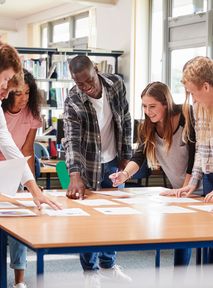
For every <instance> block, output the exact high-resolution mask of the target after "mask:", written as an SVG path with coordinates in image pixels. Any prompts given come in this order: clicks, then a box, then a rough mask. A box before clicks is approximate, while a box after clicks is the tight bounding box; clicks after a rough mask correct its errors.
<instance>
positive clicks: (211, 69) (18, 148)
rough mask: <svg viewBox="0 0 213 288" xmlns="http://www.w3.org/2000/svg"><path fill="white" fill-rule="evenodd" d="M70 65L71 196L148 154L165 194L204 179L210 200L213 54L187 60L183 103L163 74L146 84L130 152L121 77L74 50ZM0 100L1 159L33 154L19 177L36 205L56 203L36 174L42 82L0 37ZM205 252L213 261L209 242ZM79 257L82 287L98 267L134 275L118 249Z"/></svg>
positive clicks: (67, 142)
mask: <svg viewBox="0 0 213 288" xmlns="http://www.w3.org/2000/svg"><path fill="white" fill-rule="evenodd" d="M69 68H70V73H71V76H72V79H73V80H74V82H75V85H74V86H73V87H72V88H71V90H70V92H69V95H68V96H67V98H66V100H65V106H64V115H63V117H64V118H63V119H64V139H63V143H62V144H63V147H64V150H65V159H66V165H67V170H68V173H69V175H70V184H69V187H68V189H67V197H68V198H71V199H82V200H83V199H84V197H85V195H86V189H93V190H98V189H101V188H110V187H124V183H125V182H126V181H127V180H128V179H129V178H131V177H132V176H133V175H134V174H135V173H136V172H137V171H138V170H139V169H140V167H141V166H142V164H143V162H144V161H145V160H146V161H147V165H148V167H149V168H151V169H156V168H158V167H159V166H160V167H161V168H162V169H163V171H164V172H165V174H166V176H167V178H168V179H169V181H170V183H171V186H172V188H173V189H171V190H166V191H165V192H162V194H163V195H167V196H168V195H171V196H177V197H188V196H190V194H191V193H193V192H194V191H195V190H196V189H197V188H198V187H199V185H200V181H201V180H202V183H203V195H204V196H205V198H204V201H205V202H213V121H212V116H213V60H212V59H210V58H208V57H203V56H198V57H195V58H193V59H191V60H189V61H188V62H187V63H186V64H185V65H184V67H183V73H182V79H181V81H182V83H183V85H184V87H185V92H186V100H185V103H184V104H183V105H177V104H175V103H174V101H173V98H172V95H171V92H170V89H169V87H168V86H167V85H166V84H164V83H162V82H158V81H156V82H152V83H149V84H148V85H147V86H146V87H145V89H144V90H143V91H142V93H141V103H142V111H143V115H144V117H143V120H142V121H141V124H140V125H139V128H138V142H139V145H138V148H137V149H136V151H135V152H134V154H133V155H132V145H131V141H132V140H131V117H130V113H129V106H128V102H127V98H126V88H125V85H124V81H123V79H122V78H121V77H120V76H118V75H115V74H103V73H100V72H99V71H97V69H96V67H94V65H93V63H92V62H91V60H90V59H89V58H88V57H87V56H76V57H74V58H73V59H71V61H70V63H69ZM0 100H1V101H2V105H1V108H0V151H1V154H0V160H4V159H5V158H6V159H11V158H21V157H23V155H24V156H29V155H31V156H32V157H31V158H30V159H29V160H28V164H29V166H28V165H26V168H25V171H24V174H23V177H22V181H21V182H22V185H23V186H25V187H26V188H27V189H28V191H29V192H31V193H32V195H33V200H34V202H35V203H36V205H37V206H38V208H40V207H41V204H42V203H47V204H48V205H50V206H51V207H52V208H53V209H61V206H60V204H59V203H57V202H55V201H53V200H51V199H50V198H48V197H46V196H45V195H44V194H42V192H41V190H40V188H39V186H38V185H37V184H36V182H35V180H34V176H33V173H34V152H33V144H34V141H35V136H36V131H37V128H39V127H41V117H40V105H41V98H40V94H39V90H38V88H37V85H36V83H35V79H34V78H33V76H32V74H31V73H29V71H27V70H25V69H23V68H22V65H21V62H20V58H19V55H18V53H17V51H16V50H15V49H14V48H13V47H11V46H10V45H8V44H5V43H0ZM190 103H191V105H190ZM174 163H175V164H174ZM29 167H30V168H29ZM9 245H10V253H11V267H12V268H13V269H15V284H14V287H15V288H26V284H25V283H24V270H25V269H26V247H25V246H24V245H22V244H20V243H19V242H18V241H16V240H14V239H12V238H9ZM190 256H191V249H176V250H175V254H174V264H175V265H188V263H189V261H190ZM98 260H99V262H98ZM208 260H209V263H211V262H212V261H213V252H212V249H211V248H209V251H208ZM80 262H81V265H82V268H83V270H84V271H85V277H86V278H85V279H87V281H86V282H85V283H86V287H93V288H94V287H100V283H99V282H98V278H97V276H98V275H99V274H100V273H107V274H108V276H109V277H111V276H115V277H120V278H121V279H123V280H125V281H131V278H130V277H129V276H128V275H126V274H124V273H123V272H122V271H121V269H120V267H119V266H118V265H116V252H115V251H110V252H109V251H107V252H101V253H81V254H80ZM86 272H90V273H86ZM91 272H94V273H91ZM91 275H92V276H94V275H95V277H93V278H92V277H91ZM88 276H89V277H88ZM91 279H93V280H94V279H95V281H96V282H94V281H92V280H91ZM94 283H95V284H94Z"/></svg>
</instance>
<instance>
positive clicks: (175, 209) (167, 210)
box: [151, 206, 196, 214]
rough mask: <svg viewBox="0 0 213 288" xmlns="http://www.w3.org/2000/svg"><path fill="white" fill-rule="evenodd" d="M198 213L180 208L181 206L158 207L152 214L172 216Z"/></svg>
mask: <svg viewBox="0 0 213 288" xmlns="http://www.w3.org/2000/svg"><path fill="white" fill-rule="evenodd" d="M194 212H196V211H193V210H190V209H186V208H183V207H179V206H158V207H155V209H154V210H152V211H151V213H169V214H170V213H171V214H175V213H194Z"/></svg>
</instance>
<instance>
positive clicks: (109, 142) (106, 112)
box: [89, 86, 117, 163]
mask: <svg viewBox="0 0 213 288" xmlns="http://www.w3.org/2000/svg"><path fill="white" fill-rule="evenodd" d="M89 99H90V102H91V103H92V105H93V107H94V109H95V111H96V114H97V118H98V125H99V129H100V134H101V163H107V162H110V161H112V160H113V159H114V158H115V157H116V154H117V153H116V145H115V133H114V122H113V115H112V111H111V107H110V105H109V102H108V100H107V97H106V91H105V88H104V87H103V86H102V96H101V98H99V99H94V98H92V97H89Z"/></svg>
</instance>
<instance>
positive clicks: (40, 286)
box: [37, 250, 44, 288]
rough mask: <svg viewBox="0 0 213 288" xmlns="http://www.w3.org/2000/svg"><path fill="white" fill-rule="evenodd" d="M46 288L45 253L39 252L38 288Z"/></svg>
mask: <svg viewBox="0 0 213 288" xmlns="http://www.w3.org/2000/svg"><path fill="white" fill-rule="evenodd" d="M43 287H44V253H43V251H42V250H38V251H37V288H43Z"/></svg>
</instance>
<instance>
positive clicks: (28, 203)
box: [17, 200, 37, 207]
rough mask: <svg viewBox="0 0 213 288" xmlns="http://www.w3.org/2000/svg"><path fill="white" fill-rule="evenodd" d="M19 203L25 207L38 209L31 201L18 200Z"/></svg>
mask: <svg viewBox="0 0 213 288" xmlns="http://www.w3.org/2000/svg"><path fill="white" fill-rule="evenodd" d="M17 202H18V203H19V204H21V205H23V206H25V207H37V206H36V204H35V203H34V202H33V201H30V200H18V201H17Z"/></svg>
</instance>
